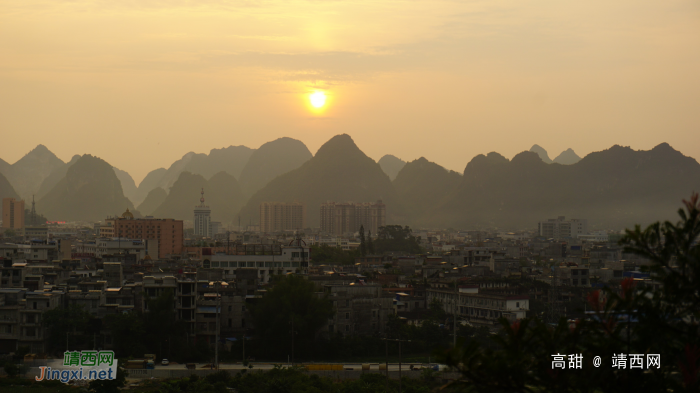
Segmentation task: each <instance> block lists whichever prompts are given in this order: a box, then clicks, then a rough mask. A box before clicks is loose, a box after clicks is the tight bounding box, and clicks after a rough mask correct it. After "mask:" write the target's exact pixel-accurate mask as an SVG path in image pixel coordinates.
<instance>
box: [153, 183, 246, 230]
mask: <svg viewBox="0 0 700 393" xmlns="http://www.w3.org/2000/svg"><path fill="white" fill-rule="evenodd" d="M202 188H204V199H205V204H206V205H208V206H209V207H210V208H211V215H212V220H213V221H221V222H223V223H228V222H232V221H234V218H237V213H238V211H239V210H240V208H241V206H242V205H243V200H242V192H241V188H240V186H239V184H238V182H237V181H236V179H235V178H234V177H233V176H232V175H230V174H228V173H226V172H223V171H222V172H219V173H217V174H215V175H214V176H212V178H211V179H209V181H207V180H206V179H205V178H204V177H203V176H202V175H197V174H192V173H189V172H182V173H181V174H180V177H179V178H178V179H177V181H176V182H175V184H173V187H172V188H171V189H170V193H168V195H167V197H166V198H165V200H164V201H163V202H162V203H161V204H160V205H159V206H158V207H157V208H156V209H155V210H154V211H153V213H152V215H153V216H154V217H157V218H175V219H178V220H190V221H191V220H193V219H194V207H195V206H196V205H199V198H200V197H201V195H200V192H201V190H202Z"/></svg>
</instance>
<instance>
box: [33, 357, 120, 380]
mask: <svg viewBox="0 0 700 393" xmlns="http://www.w3.org/2000/svg"><path fill="white" fill-rule="evenodd" d="M118 363H119V361H118V360H117V359H115V358H114V351H82V352H80V351H66V352H64V353H63V367H62V368H61V369H53V370H52V369H51V367H44V366H42V367H39V369H40V370H41V374H40V375H39V376H37V377H35V378H34V379H35V380H37V381H42V380H44V379H47V380H58V381H61V382H63V383H68V382H70V381H73V380H83V381H90V380H96V379H99V380H105V379H115V378H117V367H118ZM66 367H68V368H67V369H66ZM75 367H79V368H77V369H76V368H75Z"/></svg>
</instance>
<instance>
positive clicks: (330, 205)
mask: <svg viewBox="0 0 700 393" xmlns="http://www.w3.org/2000/svg"><path fill="white" fill-rule="evenodd" d="M385 225H386V205H385V204H384V203H382V201H381V200H378V201H377V202H376V203H354V202H340V203H338V202H327V203H323V204H321V230H322V231H324V232H328V233H332V234H334V235H342V234H344V233H354V232H357V231H359V230H360V226H363V227H364V229H365V233H367V232H368V231H372V233H373V234H376V233H377V232H378V231H379V227H383V226H385Z"/></svg>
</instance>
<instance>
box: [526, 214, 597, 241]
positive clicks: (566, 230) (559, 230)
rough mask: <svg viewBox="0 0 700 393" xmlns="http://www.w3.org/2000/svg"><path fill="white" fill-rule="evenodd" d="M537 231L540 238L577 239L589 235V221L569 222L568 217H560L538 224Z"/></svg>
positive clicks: (573, 220) (574, 220)
mask: <svg viewBox="0 0 700 393" xmlns="http://www.w3.org/2000/svg"><path fill="white" fill-rule="evenodd" d="M537 229H538V232H539V235H540V236H544V237H546V238H549V239H557V240H559V239H568V238H572V239H576V238H577V237H578V236H579V235H585V234H587V233H588V220H585V219H580V218H571V219H568V220H567V219H566V217H564V216H559V217H557V218H556V219H555V218H551V219H549V220H547V221H540V222H539V223H538V224H537Z"/></svg>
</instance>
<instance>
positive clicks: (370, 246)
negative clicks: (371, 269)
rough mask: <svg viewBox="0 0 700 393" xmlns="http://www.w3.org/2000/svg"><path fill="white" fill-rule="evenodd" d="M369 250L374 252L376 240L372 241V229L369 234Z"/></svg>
mask: <svg viewBox="0 0 700 393" xmlns="http://www.w3.org/2000/svg"><path fill="white" fill-rule="evenodd" d="M367 252H369V253H370V254H374V242H373V241H372V231H369V236H367Z"/></svg>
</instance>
